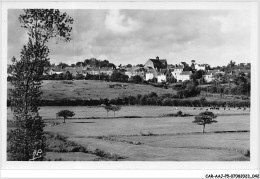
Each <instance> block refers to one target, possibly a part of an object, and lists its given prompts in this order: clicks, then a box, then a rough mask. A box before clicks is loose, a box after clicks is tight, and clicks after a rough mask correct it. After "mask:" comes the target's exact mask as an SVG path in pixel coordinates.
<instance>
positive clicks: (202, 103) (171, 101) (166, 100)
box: [7, 92, 250, 107]
mask: <svg viewBox="0 0 260 179" xmlns="http://www.w3.org/2000/svg"><path fill="white" fill-rule="evenodd" d="M102 104H104V105H109V104H113V105H151V106H152V105H153V106H186V107H209V106H215V107H250V100H238V99H237V100H221V101H220V100H206V99H205V98H204V97H201V98H200V99H179V97H178V96H177V95H173V94H164V95H161V96H158V95H157V94H156V93H155V92H152V93H149V94H145V95H140V94H138V95H136V96H127V97H123V98H115V99H108V98H104V99H88V100H80V99H76V100H69V99H64V100H44V99H42V100H41V101H40V105H41V106H98V105H102ZM7 105H8V106H9V105H10V101H8V103H7Z"/></svg>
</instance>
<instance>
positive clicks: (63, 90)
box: [7, 80, 176, 100]
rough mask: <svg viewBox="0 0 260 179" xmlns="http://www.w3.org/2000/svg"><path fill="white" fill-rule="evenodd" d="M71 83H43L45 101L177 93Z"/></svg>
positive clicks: (144, 87) (101, 83)
mask: <svg viewBox="0 0 260 179" xmlns="http://www.w3.org/2000/svg"><path fill="white" fill-rule="evenodd" d="M69 83H70V82H69ZM69 83H66V82H64V81H43V87H42V91H43V99H48V100H57V99H70V100H73V99H100V98H103V99H104V98H108V99H114V98H117V97H125V96H131V95H132V96H136V95H137V94H142V95H144V94H148V93H150V92H156V93H157V94H158V95H161V94H168V93H170V94H175V93H176V91H175V90H173V89H163V88H158V87H154V86H151V85H143V84H132V83H120V82H118V83H117V82H106V81H95V80H75V81H71V84H69ZM116 84H119V85H116ZM111 85H112V86H111ZM113 85H115V86H113ZM7 87H8V89H10V88H11V85H10V83H9V82H8V84H7Z"/></svg>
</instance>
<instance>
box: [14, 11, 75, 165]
mask: <svg viewBox="0 0 260 179" xmlns="http://www.w3.org/2000/svg"><path fill="white" fill-rule="evenodd" d="M19 21H20V23H21V24H22V27H23V28H25V29H26V30H27V34H28V43H27V45H24V46H23V48H22V50H21V55H20V57H21V59H20V60H17V59H16V58H15V57H13V59H12V62H13V64H12V65H11V67H10V68H11V75H12V80H11V84H12V85H13V87H14V88H13V89H12V90H11V98H10V101H11V109H12V111H13V114H14V121H15V124H16V129H15V130H12V131H11V134H10V147H9V152H10V154H11V160H16V161H28V160H32V158H34V153H35V151H41V152H40V153H41V156H40V157H37V160H43V159H44V155H45V152H46V150H45V137H44V131H43V128H44V121H43V119H42V117H41V116H40V115H39V112H38V111H39V103H40V100H41V95H42V91H41V80H40V76H41V75H42V73H43V68H44V66H45V64H47V63H48V62H49V58H48V55H49V48H48V46H47V42H48V41H49V40H50V39H52V38H56V39H57V40H64V41H66V42H68V41H70V40H71V38H70V32H71V30H72V27H71V26H70V25H71V24H72V23H73V19H72V18H71V17H70V16H68V15H67V14H66V13H61V12H60V11H59V10H57V9H56V10H54V9H24V13H23V14H21V15H20V17H19Z"/></svg>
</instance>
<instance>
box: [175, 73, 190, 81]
mask: <svg viewBox="0 0 260 179" xmlns="http://www.w3.org/2000/svg"><path fill="white" fill-rule="evenodd" d="M176 79H177V81H185V80H190V75H186V74H185V75H183V74H179V75H177V76H176Z"/></svg>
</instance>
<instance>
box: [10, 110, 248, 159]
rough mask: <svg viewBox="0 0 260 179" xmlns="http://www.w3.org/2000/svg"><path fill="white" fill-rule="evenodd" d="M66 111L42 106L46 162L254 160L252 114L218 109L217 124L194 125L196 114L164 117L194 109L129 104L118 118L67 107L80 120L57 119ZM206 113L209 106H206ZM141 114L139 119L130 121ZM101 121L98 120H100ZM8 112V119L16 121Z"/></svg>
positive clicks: (198, 111)
mask: <svg viewBox="0 0 260 179" xmlns="http://www.w3.org/2000/svg"><path fill="white" fill-rule="evenodd" d="M63 108H64V109H65V108H66V107H42V108H41V110H40V114H41V115H42V116H43V119H44V120H45V122H46V127H45V131H46V133H48V134H52V135H53V136H54V137H51V138H49V140H48V146H49V147H48V148H49V149H48V152H47V155H46V160H51V161H56V160H64V161H74V160H76V161H79V160H80V161H96V160H102V161H103V160H119V161H248V160H250V152H249V151H250V115H249V111H243V110H237V109H235V108H232V109H231V111H224V110H223V109H222V110H214V111H213V112H214V113H215V114H217V115H218V117H217V119H216V120H217V121H218V122H217V123H214V124H210V125H206V133H204V134H203V133H202V132H201V131H202V126H200V125H197V124H194V123H192V121H193V120H194V116H186V117H163V115H164V114H170V113H176V112H177V111H179V110H181V111H182V112H183V113H188V114H191V115H197V114H199V113H200V112H201V110H200V109H195V110H193V108H191V107H190V108H189V107H181V108H177V109H176V108H174V107H157V106H124V107H122V109H121V111H119V112H118V113H116V116H117V117H116V118H113V117H112V116H113V114H112V113H109V117H108V118H107V117H106V111H105V110H104V109H103V108H100V107H84V106H79V107H67V108H66V109H70V110H73V111H74V112H75V113H76V116H74V117H73V119H68V120H66V123H62V119H60V118H58V119H56V117H55V113H56V112H57V111H58V110H60V109H63ZM204 110H205V108H204ZM125 116H136V118H125ZM97 117H98V118H97ZM11 118H12V117H11V112H10V110H9V113H8V119H11Z"/></svg>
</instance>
